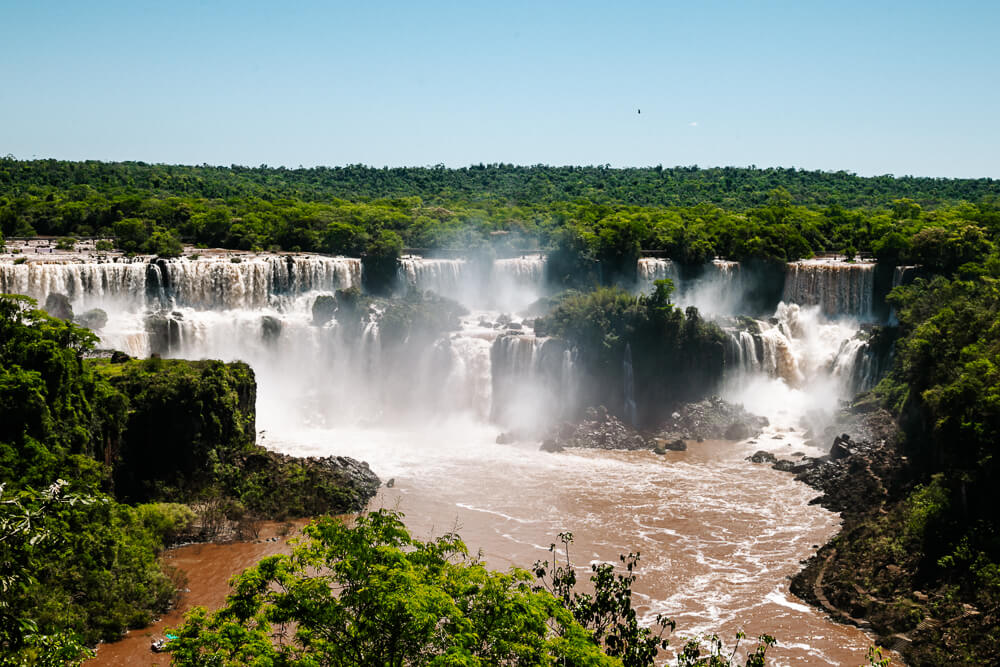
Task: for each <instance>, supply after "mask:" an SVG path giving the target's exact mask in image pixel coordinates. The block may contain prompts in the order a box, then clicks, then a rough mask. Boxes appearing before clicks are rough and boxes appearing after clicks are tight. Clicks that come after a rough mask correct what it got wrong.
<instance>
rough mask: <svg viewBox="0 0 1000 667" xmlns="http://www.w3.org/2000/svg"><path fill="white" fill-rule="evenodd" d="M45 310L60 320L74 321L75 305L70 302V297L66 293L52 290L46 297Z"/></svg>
mask: <svg viewBox="0 0 1000 667" xmlns="http://www.w3.org/2000/svg"><path fill="white" fill-rule="evenodd" d="M43 310H44V311H45V312H46V313H48V314H49V315H51V316H52V317H58V318H59V319H60V320H67V321H70V322H72V321H73V306H72V305H71V304H70V302H69V297H68V296H66V295H65V294H59V293H57V292H52V293H51V294H49V295H48V297H46V299H45V306H43Z"/></svg>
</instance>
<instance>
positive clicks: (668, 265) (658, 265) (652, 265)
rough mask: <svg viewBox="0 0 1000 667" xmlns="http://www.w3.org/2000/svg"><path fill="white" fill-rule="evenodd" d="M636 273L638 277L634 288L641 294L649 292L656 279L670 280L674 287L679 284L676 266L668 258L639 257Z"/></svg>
mask: <svg viewBox="0 0 1000 667" xmlns="http://www.w3.org/2000/svg"><path fill="white" fill-rule="evenodd" d="M636 275H637V276H638V279H639V284H638V285H637V286H636V289H637V291H639V292H641V293H643V294H649V292H651V291H652V289H653V285H654V284H655V283H656V281H657V280H672V281H674V286H675V287H678V286H679V285H680V274H679V273H678V271H677V266H676V265H675V264H674V263H673V262H671V261H670V260H669V259H660V258H658V257H641V258H640V259H639V266H638V270H637V272H636Z"/></svg>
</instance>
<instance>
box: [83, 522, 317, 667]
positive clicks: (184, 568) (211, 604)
mask: <svg viewBox="0 0 1000 667" xmlns="http://www.w3.org/2000/svg"><path fill="white" fill-rule="evenodd" d="M306 523H308V519H298V520H296V521H292V522H280V521H269V522H266V523H265V524H263V525H262V527H261V531H260V536H259V538H258V539H255V540H253V541H249V542H205V543H199V544H185V545H183V546H179V547H175V548H173V549H169V550H167V551H166V552H165V553H164V554H163V561H164V563H165V565H166V567H167V568H170V569H175V570H177V571H179V572H181V573H183V576H184V577H185V578H186V583H185V590H184V591H183V592H182V593H181V596H180V599H179V600H178V602H177V603H176V604H175V605H174V607H173V608H172V609H171V610H170V611H169V612H168V613H167V614H165V615H164V616H163V617H161V618H160V619H158V620H157V621H156V622H154V623H152V624H151V625H148V626H146V627H145V628H143V629H141V630H133V631H131V632H129V633H128V634H127V635H126V636H125V637H124V638H123V639H122V640H121V641H117V642H112V643H109V644H100V645H99V646H98V647H97V656H96V657H95V658H93V659H92V660H89V661H88V662H87V663H86V664H87V665H90V666H91V667H132V666H134V665H169V664H170V654H169V653H153V652H152V651H151V650H150V644H151V643H152V642H153V641H154V640H157V639H162V638H163V637H164V635H165V633H166V630H167V629H168V628H175V627H177V626H179V625H181V624H182V623H183V622H184V614H185V613H187V612H188V611H189V610H190V609H191V608H192V607H195V606H204V607H207V608H208V609H216V608H218V607H219V606H221V605H222V603H223V602H225V599H226V596H227V595H228V594H229V580H230V578H232V577H233V576H234V575H236V574H239V573H240V572H242V571H243V570H244V569H246V568H248V567H250V566H251V565H254V564H255V563H257V561H259V560H260V559H262V558H265V557H267V556H273V555H276V554H287V553H291V550H292V545H291V544H290V541H292V540H294V539H295V538H296V537H297V536H298V534H299V532H300V531H301V529H302V527H303V526H304V525H305V524H306Z"/></svg>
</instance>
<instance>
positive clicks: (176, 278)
mask: <svg viewBox="0 0 1000 667" xmlns="http://www.w3.org/2000/svg"><path fill="white" fill-rule="evenodd" d="M234 260H239V261H234ZM360 284H361V260H359V259H354V258H347V257H321V256H291V255H235V256H233V257H231V258H230V257H229V256H227V255H223V254H213V255H210V256H207V257H199V258H198V259H188V258H179V259H169V260H164V259H157V260H155V261H150V260H149V258H135V259H131V260H129V259H126V258H116V260H115V261H96V260H88V261H82V260H79V259H76V260H71V261H62V262H54V261H53V262H38V261H31V262H25V263H23V264H7V263H4V264H0V292H4V293H16V294H27V295H28V296H32V297H35V298H36V299H39V300H40V301H44V300H45V297H46V296H48V295H49V294H52V293H60V294H65V295H67V296H68V297H69V298H70V299H71V300H72V301H74V302H77V301H80V302H81V303H83V304H85V305H87V304H91V303H103V302H106V301H107V300H109V299H112V300H116V301H124V302H128V303H131V304H135V303H136V302H137V301H144V300H145V299H147V298H148V299H149V300H150V301H152V302H154V303H155V304H156V305H161V306H192V307H196V308H206V309H207V308H230V309H245V308H260V307H262V306H265V305H267V304H268V303H269V302H270V301H271V300H273V299H275V298H281V297H283V296H285V295H296V294H302V293H305V292H309V291H314V290H322V291H328V292H332V291H334V290H337V289H341V288H345V287H357V286H360Z"/></svg>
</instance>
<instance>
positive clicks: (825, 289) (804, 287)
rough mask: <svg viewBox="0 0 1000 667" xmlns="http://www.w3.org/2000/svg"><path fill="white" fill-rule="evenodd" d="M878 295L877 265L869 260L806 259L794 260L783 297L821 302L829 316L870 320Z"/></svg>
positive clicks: (804, 302) (806, 303) (809, 303)
mask: <svg viewBox="0 0 1000 667" xmlns="http://www.w3.org/2000/svg"><path fill="white" fill-rule="evenodd" d="M874 294H875V265H874V264H872V263H868V262H842V261H835V260H825V259H820V260H803V261H800V262H791V263H790V264H789V265H788V268H787V273H786V276H785V291H784V295H783V297H782V300H783V301H785V302H786V303H797V304H800V305H803V306H812V305H819V306H820V308H821V309H822V311H823V313H825V314H826V315H827V316H830V317H838V316H848V317H854V318H860V319H868V318H870V317H871V315H872V304H873V302H874Z"/></svg>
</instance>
